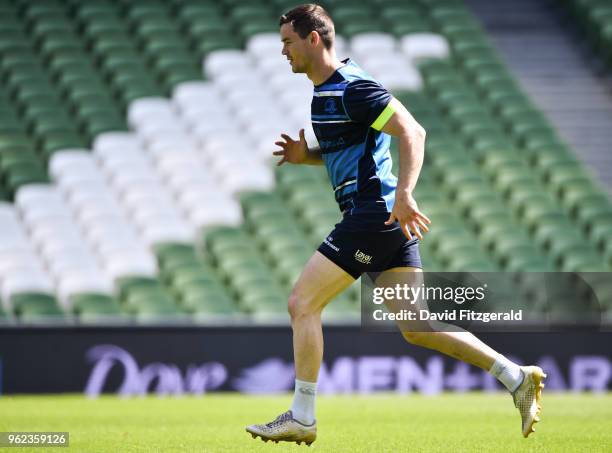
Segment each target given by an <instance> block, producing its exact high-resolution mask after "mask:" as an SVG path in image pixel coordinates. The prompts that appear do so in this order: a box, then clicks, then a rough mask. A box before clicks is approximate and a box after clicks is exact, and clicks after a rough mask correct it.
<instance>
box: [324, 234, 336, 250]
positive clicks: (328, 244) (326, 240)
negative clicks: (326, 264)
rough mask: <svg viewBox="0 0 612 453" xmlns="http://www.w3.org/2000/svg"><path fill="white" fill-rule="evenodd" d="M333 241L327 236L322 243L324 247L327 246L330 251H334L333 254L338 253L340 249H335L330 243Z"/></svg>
mask: <svg viewBox="0 0 612 453" xmlns="http://www.w3.org/2000/svg"><path fill="white" fill-rule="evenodd" d="M333 240H334V238H332V237H331V236H328V237H326V238H325V240H324V241H323V244H325V245H326V246H328V247H329V248H330V249H332V250H334V251H335V252H339V251H340V247H336V246H335V245H334V244H332V243H331V241H333Z"/></svg>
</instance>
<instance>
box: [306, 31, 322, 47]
mask: <svg viewBox="0 0 612 453" xmlns="http://www.w3.org/2000/svg"><path fill="white" fill-rule="evenodd" d="M320 40H321V37H320V36H319V33H317V32H316V31H315V30H313V31H311V32H310V33H309V34H308V41H309V42H310V44H312V45H313V46H316V45H317V44H319V41H320Z"/></svg>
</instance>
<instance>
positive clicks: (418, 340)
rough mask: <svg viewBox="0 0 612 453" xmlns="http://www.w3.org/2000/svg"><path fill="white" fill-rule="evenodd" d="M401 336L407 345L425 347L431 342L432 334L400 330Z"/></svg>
mask: <svg viewBox="0 0 612 453" xmlns="http://www.w3.org/2000/svg"><path fill="white" fill-rule="evenodd" d="M402 335H403V337H404V339H405V340H406V341H407V342H408V343H411V344H414V345H417V346H427V345H428V344H429V342H430V340H431V336H432V335H433V332H411V331H406V330H402Z"/></svg>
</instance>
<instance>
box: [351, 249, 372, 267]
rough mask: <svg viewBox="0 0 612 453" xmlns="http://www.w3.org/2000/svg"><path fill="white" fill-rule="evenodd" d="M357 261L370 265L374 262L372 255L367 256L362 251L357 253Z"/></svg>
mask: <svg viewBox="0 0 612 453" xmlns="http://www.w3.org/2000/svg"><path fill="white" fill-rule="evenodd" d="M355 259H356V260H357V261H359V262H360V263H363V264H370V262H371V261H372V255H366V254H365V253H363V252H362V251H361V250H357V251H356V252H355Z"/></svg>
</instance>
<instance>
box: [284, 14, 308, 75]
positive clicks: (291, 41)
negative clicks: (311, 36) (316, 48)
mask: <svg viewBox="0 0 612 453" xmlns="http://www.w3.org/2000/svg"><path fill="white" fill-rule="evenodd" d="M280 35H281V41H282V42H283V51H282V54H283V55H284V56H285V57H287V59H288V60H289V63H290V64H291V70H292V71H293V72H296V73H304V72H306V70H307V69H308V65H309V62H310V58H309V50H310V48H309V45H308V44H309V42H308V37H307V38H306V39H302V38H300V36H299V35H298V34H297V33H296V32H295V31H294V30H293V25H292V24H283V25H282V26H281V28H280Z"/></svg>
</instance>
